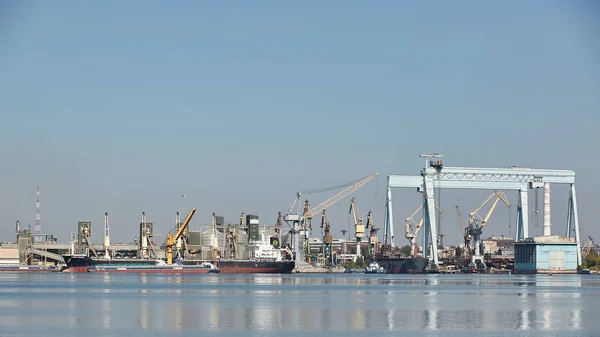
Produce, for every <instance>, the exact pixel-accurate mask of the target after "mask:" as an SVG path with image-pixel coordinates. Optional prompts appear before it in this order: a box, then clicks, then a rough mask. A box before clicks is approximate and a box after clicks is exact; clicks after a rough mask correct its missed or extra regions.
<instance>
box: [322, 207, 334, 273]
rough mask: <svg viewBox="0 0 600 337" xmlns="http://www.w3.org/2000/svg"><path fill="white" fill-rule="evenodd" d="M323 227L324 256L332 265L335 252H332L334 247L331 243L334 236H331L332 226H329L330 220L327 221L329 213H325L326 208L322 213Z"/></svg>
mask: <svg viewBox="0 0 600 337" xmlns="http://www.w3.org/2000/svg"><path fill="white" fill-rule="evenodd" d="M321 228H323V232H324V235H323V257H324V258H325V261H327V262H328V263H331V265H333V252H332V249H331V248H332V247H331V243H332V242H333V237H332V236H331V234H329V231H330V229H331V228H330V227H329V221H327V214H326V213H325V210H323V213H322V214H321Z"/></svg>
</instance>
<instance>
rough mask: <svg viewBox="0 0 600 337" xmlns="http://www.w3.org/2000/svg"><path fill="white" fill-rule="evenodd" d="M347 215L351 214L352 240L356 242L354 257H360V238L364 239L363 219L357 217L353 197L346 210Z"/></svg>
mask: <svg viewBox="0 0 600 337" xmlns="http://www.w3.org/2000/svg"><path fill="white" fill-rule="evenodd" d="M348 213H350V214H352V217H353V218H354V232H355V234H354V238H355V240H356V256H361V255H360V242H361V241H362V238H364V237H365V226H364V225H363V219H362V218H361V217H360V216H358V214H360V213H358V211H357V210H356V199H354V197H352V199H351V200H350V209H349V210H348Z"/></svg>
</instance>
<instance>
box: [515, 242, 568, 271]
mask: <svg viewBox="0 0 600 337" xmlns="http://www.w3.org/2000/svg"><path fill="white" fill-rule="evenodd" d="M577 265H578V261H577V243H575V240H574V239H573V238H567V237H564V236H557V235H554V236H541V237H536V238H530V239H526V240H523V241H521V242H516V243H515V268H514V272H515V274H553V273H556V274H576V273H577Z"/></svg>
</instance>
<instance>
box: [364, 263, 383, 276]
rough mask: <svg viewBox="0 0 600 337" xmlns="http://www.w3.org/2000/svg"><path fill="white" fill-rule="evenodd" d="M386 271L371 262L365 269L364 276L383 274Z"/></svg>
mask: <svg viewBox="0 0 600 337" xmlns="http://www.w3.org/2000/svg"><path fill="white" fill-rule="evenodd" d="M385 273H386V271H385V269H384V268H383V267H381V266H380V265H379V263H377V262H376V261H371V263H369V265H368V266H367V268H365V274H385Z"/></svg>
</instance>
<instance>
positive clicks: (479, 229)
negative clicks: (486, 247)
mask: <svg viewBox="0 0 600 337" xmlns="http://www.w3.org/2000/svg"><path fill="white" fill-rule="evenodd" d="M494 196H496V200H494V203H493V204H492V206H491V207H490V210H489V211H488V213H487V215H486V216H485V217H484V218H482V217H481V216H480V215H479V214H478V213H477V212H478V211H480V210H481V208H483V206H485V204H487V203H488V202H489V201H490V200H491V199H492V198H493V197H494ZM500 200H502V201H503V202H504V203H505V204H506V206H508V207H509V208H510V207H511V205H510V202H508V199H507V198H506V195H504V192H499V191H494V192H492V194H491V195H490V196H489V197H488V198H487V199H486V200H485V201H484V202H483V203H481V205H479V207H477V208H476V209H475V210H474V211H473V212H471V213H469V224H468V227H467V228H466V229H465V236H468V239H469V240H470V246H469V252H470V253H471V262H472V263H475V264H476V261H477V260H478V259H479V260H481V261H483V258H482V255H483V254H482V251H483V247H482V242H481V234H482V233H483V227H484V226H485V224H486V223H487V222H488V220H489V219H490V216H491V215H492V212H494V209H495V208H496V205H498V202H499V201H500Z"/></svg>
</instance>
